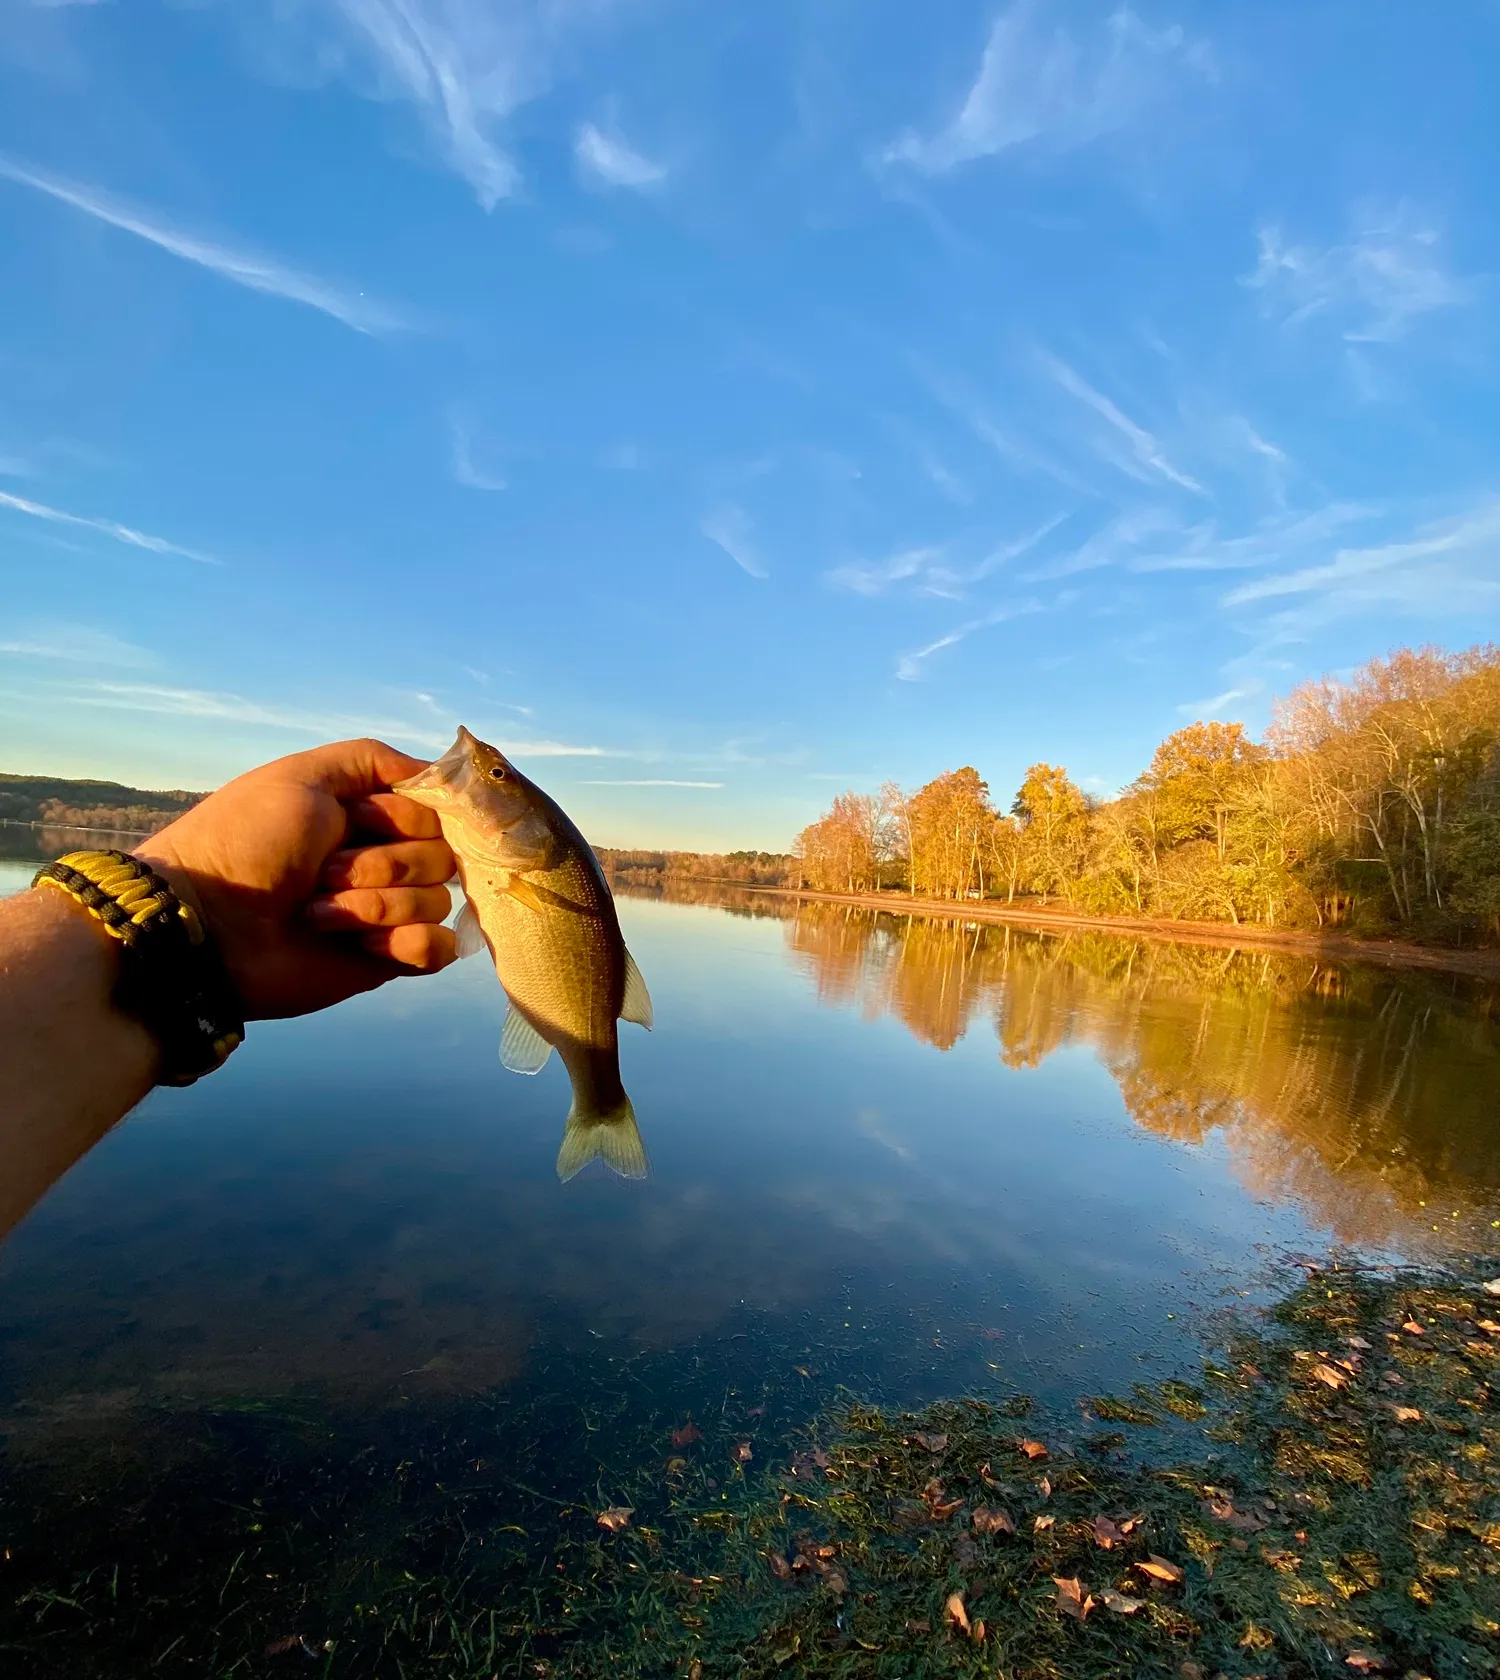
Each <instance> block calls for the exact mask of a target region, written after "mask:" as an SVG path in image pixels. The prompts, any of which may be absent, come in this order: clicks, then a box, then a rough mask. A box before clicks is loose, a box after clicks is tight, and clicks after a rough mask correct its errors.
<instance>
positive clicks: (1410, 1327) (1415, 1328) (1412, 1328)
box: [1401, 1284, 1489, 1336]
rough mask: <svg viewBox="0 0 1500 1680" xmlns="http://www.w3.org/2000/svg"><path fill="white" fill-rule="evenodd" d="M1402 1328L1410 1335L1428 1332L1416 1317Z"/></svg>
mask: <svg viewBox="0 0 1500 1680" xmlns="http://www.w3.org/2000/svg"><path fill="white" fill-rule="evenodd" d="M1485 1288H1486V1289H1488V1288H1489V1285H1488V1284H1486V1285H1485ZM1401 1328H1402V1329H1403V1330H1404V1331H1405V1332H1406V1333H1407V1335H1408V1336H1425V1335H1426V1334H1427V1332H1426V1331H1425V1330H1424V1329H1423V1328H1422V1326H1421V1325H1420V1324H1418V1323H1417V1321H1416V1319H1414V1318H1409V1319H1407V1321H1406V1323H1405V1324H1403V1325H1402V1326H1401Z"/></svg>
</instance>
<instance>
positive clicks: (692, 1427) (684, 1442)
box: [672, 1418, 703, 1447]
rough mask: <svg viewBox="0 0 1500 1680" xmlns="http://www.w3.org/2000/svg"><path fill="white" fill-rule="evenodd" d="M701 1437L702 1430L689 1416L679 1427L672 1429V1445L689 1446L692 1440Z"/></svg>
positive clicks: (698, 1439) (697, 1439)
mask: <svg viewBox="0 0 1500 1680" xmlns="http://www.w3.org/2000/svg"><path fill="white" fill-rule="evenodd" d="M702 1439H703V1431H702V1430H701V1429H700V1428H699V1427H698V1426H697V1424H695V1423H694V1422H693V1421H692V1419H691V1418H689V1420H688V1421H687V1422H686V1423H685V1424H683V1426H682V1428H681V1429H674V1430H673V1431H672V1445H673V1446H674V1447H690V1446H692V1444H693V1442H694V1441H701V1440H702Z"/></svg>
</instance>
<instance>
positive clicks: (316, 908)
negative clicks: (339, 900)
mask: <svg viewBox="0 0 1500 1680" xmlns="http://www.w3.org/2000/svg"><path fill="white" fill-rule="evenodd" d="M307 919H308V921H310V922H315V923H317V924H318V925H319V926H322V927H327V926H328V925H329V924H331V923H333V922H339V921H342V920H343V919H344V911H343V909H342V907H341V906H340V905H338V904H335V903H334V901H333V900H332V899H331V898H315V899H313V900H312V902H311V903H310V904H309V905H308V907H307Z"/></svg>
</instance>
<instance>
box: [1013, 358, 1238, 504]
mask: <svg viewBox="0 0 1500 1680" xmlns="http://www.w3.org/2000/svg"><path fill="white" fill-rule="evenodd" d="M1037 355H1038V358H1039V360H1040V362H1041V365H1042V367H1043V369H1044V370H1045V371H1046V372H1047V374H1049V375H1050V377H1051V378H1052V379H1053V380H1055V381H1056V383H1057V384H1058V385H1059V386H1061V388H1062V389H1063V390H1064V391H1066V392H1067V393H1068V395H1069V396H1071V397H1076V398H1077V399H1078V401H1079V402H1081V403H1083V404H1084V406H1085V407H1087V408H1091V409H1092V410H1093V411H1094V413H1095V414H1097V415H1099V416H1100V418H1101V419H1103V420H1105V421H1106V422H1107V423H1108V424H1109V425H1110V427H1112V428H1113V430H1114V431H1116V432H1117V433H1118V434H1119V435H1120V436H1121V437H1122V438H1124V440H1125V442H1126V443H1127V444H1128V445H1129V449H1130V453H1129V455H1128V456H1126V457H1124V458H1123V459H1122V458H1121V457H1120V456H1119V455H1118V453H1117V452H1116V451H1114V450H1110V451H1108V452H1107V458H1108V459H1109V460H1111V461H1112V462H1113V463H1114V464H1115V465H1117V466H1119V467H1120V468H1121V470H1122V471H1123V472H1125V473H1127V474H1128V475H1129V476H1130V477H1132V478H1136V479H1140V480H1141V481H1142V482H1149V481H1150V479H1151V477H1152V475H1155V476H1156V477H1157V478H1164V479H1166V480H1167V482H1168V483H1170V484H1176V485H1178V486H1179V487H1180V488H1181V489H1183V490H1191V491H1192V492H1193V494H1194V495H1195V496H1206V495H1207V494H1208V492H1207V491H1206V490H1205V489H1204V488H1203V486H1202V485H1201V484H1200V483H1199V482H1198V481H1197V479H1195V478H1191V477H1189V475H1188V474H1187V473H1185V472H1183V471H1182V469H1181V468H1180V467H1177V466H1174V465H1173V464H1172V462H1171V461H1169V460H1168V459H1167V456H1166V453H1165V452H1164V450H1163V449H1162V446H1161V444H1160V443H1159V442H1158V441H1157V440H1156V438H1154V437H1153V436H1152V435H1151V433H1150V432H1148V431H1147V430H1146V428H1145V427H1144V426H1138V425H1137V424H1136V423H1135V421H1134V420H1132V419H1131V418H1130V416H1129V415H1128V414H1126V413H1125V412H1124V411H1123V410H1122V409H1121V408H1119V407H1118V406H1117V405H1116V404H1115V403H1113V402H1111V401H1110V399H1109V398H1108V397H1106V396H1105V395H1104V393H1103V392H1102V391H1096V390H1095V389H1094V387H1093V386H1092V385H1090V384H1089V382H1088V381H1087V380H1086V379H1084V378H1083V377H1082V375H1081V374H1079V373H1077V372H1076V371H1075V370H1074V369H1073V368H1071V367H1069V366H1068V364H1067V363H1066V362H1064V361H1061V360H1059V359H1058V357H1056V356H1053V355H1051V354H1049V353H1048V352H1047V351H1045V350H1041V351H1038V352H1037Z"/></svg>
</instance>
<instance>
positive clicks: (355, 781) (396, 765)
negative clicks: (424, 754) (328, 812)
mask: <svg viewBox="0 0 1500 1680" xmlns="http://www.w3.org/2000/svg"><path fill="white" fill-rule="evenodd" d="M296 756H297V760H298V761H299V762H298V769H299V770H301V771H302V772H303V773H304V774H305V775H306V777H307V779H308V781H309V782H311V784H312V785H313V786H314V787H318V788H321V789H322V790H323V791H324V792H325V793H331V794H332V795H333V797H334V798H335V799H360V798H363V797H364V796H366V795H367V794H372V793H381V792H383V791H385V790H386V789H388V788H389V787H390V786H391V784H392V783H393V782H399V781H402V780H404V779H405V778H406V777H407V776H415V775H416V773H417V772H418V771H419V770H424V769H426V767H427V763H428V761H427V760H426V759H425V758H413V757H412V756H411V754H410V753H404V752H398V751H397V750H396V748H395V747H391V746H387V745H386V743H385V742H384V741H376V740H373V739H371V738H369V737H365V738H364V739H362V740H357V741H331V742H330V743H329V744H328V745H327V746H326V747H314V748H313V749H312V750H311V752H305V753H298V754H297V755H296Z"/></svg>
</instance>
